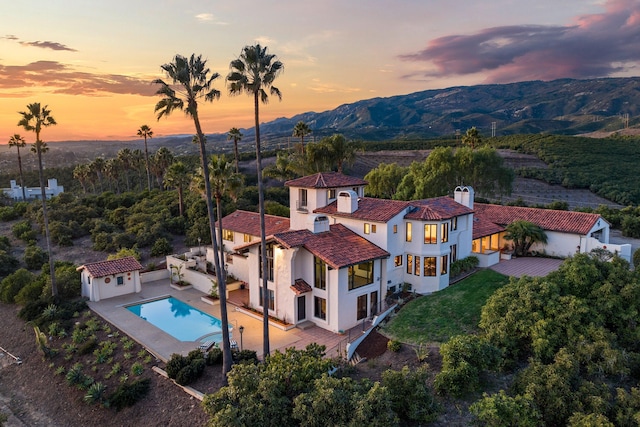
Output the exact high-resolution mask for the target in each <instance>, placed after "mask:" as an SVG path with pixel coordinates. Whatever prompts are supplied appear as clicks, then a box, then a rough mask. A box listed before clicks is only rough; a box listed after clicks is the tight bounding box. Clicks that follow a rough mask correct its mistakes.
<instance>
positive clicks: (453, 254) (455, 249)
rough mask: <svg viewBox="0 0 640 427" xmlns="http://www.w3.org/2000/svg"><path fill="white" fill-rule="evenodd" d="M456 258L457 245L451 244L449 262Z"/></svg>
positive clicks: (454, 260)
mask: <svg viewBox="0 0 640 427" xmlns="http://www.w3.org/2000/svg"><path fill="white" fill-rule="evenodd" d="M457 260H458V245H451V262H456V261H457Z"/></svg>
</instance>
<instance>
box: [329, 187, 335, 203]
mask: <svg viewBox="0 0 640 427" xmlns="http://www.w3.org/2000/svg"><path fill="white" fill-rule="evenodd" d="M335 198H336V190H335V188H334V189H333V190H327V200H329V201H331V200H334V199H335Z"/></svg>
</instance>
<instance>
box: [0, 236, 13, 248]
mask: <svg viewBox="0 0 640 427" xmlns="http://www.w3.org/2000/svg"><path fill="white" fill-rule="evenodd" d="M9 248H11V241H10V240H9V238H8V237H7V236H0V251H8V250H9Z"/></svg>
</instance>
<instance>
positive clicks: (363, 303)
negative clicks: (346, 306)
mask: <svg viewBox="0 0 640 427" xmlns="http://www.w3.org/2000/svg"><path fill="white" fill-rule="evenodd" d="M356 313H357V320H361V319H364V318H365V317H367V295H360V296H359V297H358V302H357V311H356Z"/></svg>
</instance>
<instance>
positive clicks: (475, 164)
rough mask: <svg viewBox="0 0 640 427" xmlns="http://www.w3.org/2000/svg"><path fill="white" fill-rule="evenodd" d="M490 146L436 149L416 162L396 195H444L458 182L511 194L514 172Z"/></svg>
mask: <svg viewBox="0 0 640 427" xmlns="http://www.w3.org/2000/svg"><path fill="white" fill-rule="evenodd" d="M503 163H504V162H503V159H502V157H500V155H499V154H498V152H497V151H496V150H495V149H493V148H490V147H482V148H479V149H477V150H472V149H471V148H469V147H463V148H458V149H456V150H454V149H453V148H451V147H438V148H436V149H434V150H433V151H432V152H431V154H429V156H428V157H427V158H426V159H425V161H424V162H422V163H419V162H413V163H412V164H411V165H410V166H409V169H408V171H407V172H406V174H405V175H404V177H403V178H402V181H401V182H400V184H399V185H398V188H397V192H396V193H395V195H394V198H395V199H398V200H414V199H424V198H429V197H437V196H443V195H446V194H448V193H450V192H451V191H452V190H453V189H454V188H455V187H456V186H458V185H471V186H472V187H473V188H474V190H475V191H476V193H477V194H478V195H484V196H491V195H494V194H496V193H500V194H503V193H507V194H509V193H511V184H512V182H513V172H512V171H511V169H509V168H507V167H505V166H504V165H503Z"/></svg>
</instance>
